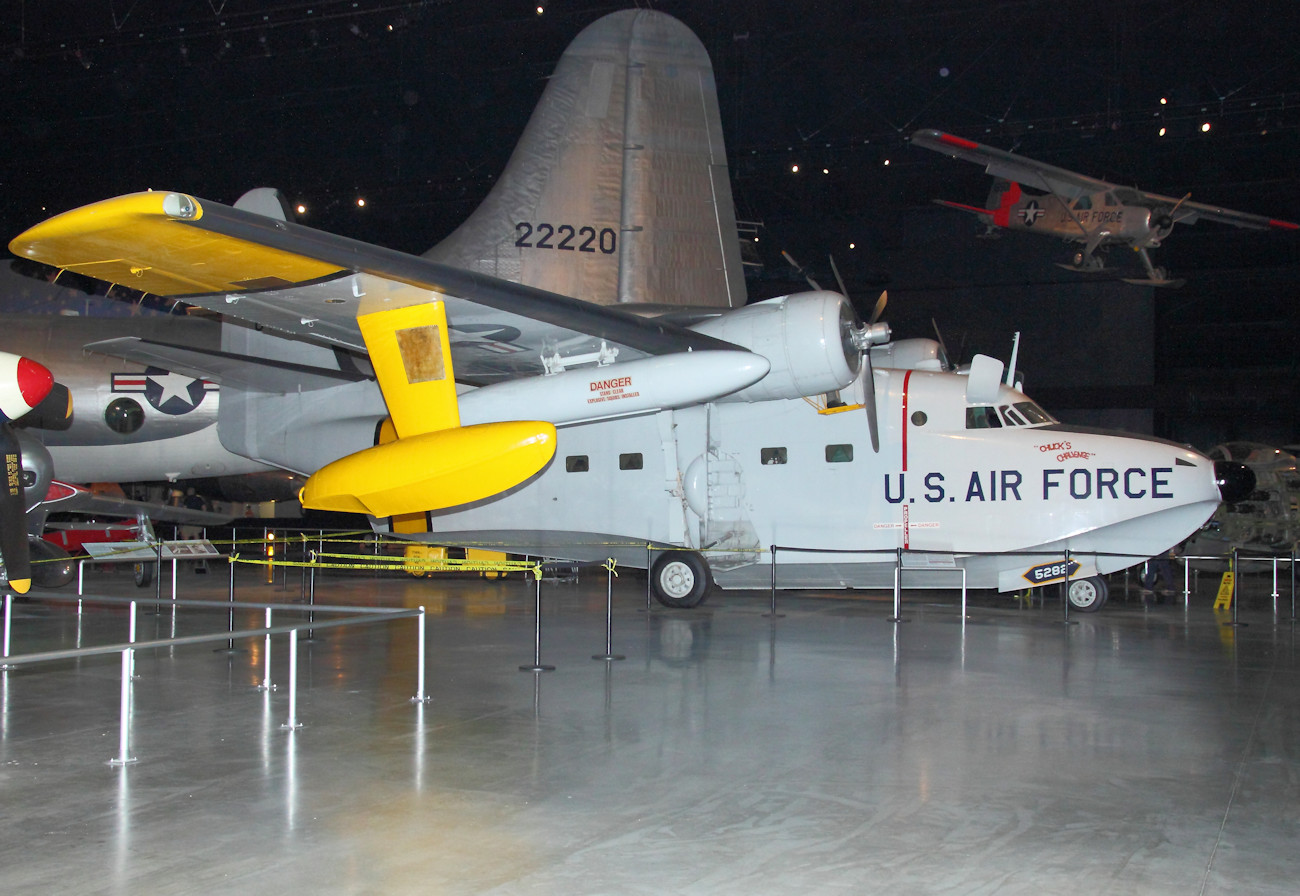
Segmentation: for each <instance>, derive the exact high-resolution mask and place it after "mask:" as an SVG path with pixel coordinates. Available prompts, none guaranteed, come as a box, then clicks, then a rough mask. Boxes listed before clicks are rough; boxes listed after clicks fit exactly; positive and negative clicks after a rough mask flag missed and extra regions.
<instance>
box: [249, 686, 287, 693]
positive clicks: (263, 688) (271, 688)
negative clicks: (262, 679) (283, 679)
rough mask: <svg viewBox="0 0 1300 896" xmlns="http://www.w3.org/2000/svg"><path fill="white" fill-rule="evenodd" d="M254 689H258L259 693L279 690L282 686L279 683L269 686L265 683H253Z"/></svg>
mask: <svg viewBox="0 0 1300 896" xmlns="http://www.w3.org/2000/svg"><path fill="white" fill-rule="evenodd" d="M253 690H255V691H258V692H259V693H262V694H265V693H266V692H267V691H278V690H280V686H279V685H278V684H273V685H270V686H267V685H264V684H257V685H253Z"/></svg>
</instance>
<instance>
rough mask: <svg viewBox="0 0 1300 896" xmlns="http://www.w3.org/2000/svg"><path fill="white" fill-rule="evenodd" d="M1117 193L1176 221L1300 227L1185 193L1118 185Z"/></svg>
mask: <svg viewBox="0 0 1300 896" xmlns="http://www.w3.org/2000/svg"><path fill="white" fill-rule="evenodd" d="M1115 196H1116V198H1117V199H1119V200H1120V201H1121V202H1124V203H1127V204H1129V205H1143V206H1146V207H1147V208H1149V209H1151V210H1152V211H1154V212H1156V213H1157V214H1164V215H1169V216H1170V217H1171V219H1172V220H1173V222H1174V223H1175V224H1195V223H1196V222H1197V221H1200V220H1202V219H1204V220H1206V221H1217V222H1218V223H1220V224H1231V225H1232V226H1233V227H1246V228H1249V229H1251V230H1300V224H1293V223H1292V222H1290V221H1280V220H1278V219H1277V218H1270V217H1268V216H1267V215H1252V214H1250V213H1249V212H1238V211H1233V210H1232V209H1230V208H1222V207H1220V206H1217V205H1206V204H1205V203H1203V202H1191V201H1189V200H1188V199H1187V198H1186V197H1184V198H1183V199H1177V198H1175V197H1173V196H1161V195H1160V194H1158V193H1147V192H1145V191H1143V190H1132V189H1126V188H1120V189H1117V190H1116V191H1115Z"/></svg>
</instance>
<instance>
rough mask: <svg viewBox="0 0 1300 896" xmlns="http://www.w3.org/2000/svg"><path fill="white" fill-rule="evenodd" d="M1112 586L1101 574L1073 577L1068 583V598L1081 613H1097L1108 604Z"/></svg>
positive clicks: (1071, 605)
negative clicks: (1107, 600) (1079, 577)
mask: <svg viewBox="0 0 1300 896" xmlns="http://www.w3.org/2000/svg"><path fill="white" fill-rule="evenodd" d="M1108 597H1110V588H1109V587H1107V585H1106V580H1105V579H1103V578H1102V577H1101V576H1089V577H1088V578H1086V579H1073V580H1072V581H1070V583H1069V584H1068V585H1066V599H1067V600H1069V601H1070V607H1071V608H1072V609H1075V610H1078V611H1079V612H1080V613H1095V612H1097V611H1098V610H1100V609H1101V608H1102V607H1104V606H1105V605H1106V599H1107V598H1108Z"/></svg>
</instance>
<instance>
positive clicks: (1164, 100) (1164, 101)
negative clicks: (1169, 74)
mask: <svg viewBox="0 0 1300 896" xmlns="http://www.w3.org/2000/svg"><path fill="white" fill-rule="evenodd" d="M1160 105H1162V106H1168V105H1169V98H1168V97H1163V96H1162V97H1161V98H1160Z"/></svg>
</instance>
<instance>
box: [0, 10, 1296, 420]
mask: <svg viewBox="0 0 1300 896" xmlns="http://www.w3.org/2000/svg"><path fill="white" fill-rule="evenodd" d="M627 5H629V4H611V3H598V2H587V0H568V2H558V3H555V4H547V5H546V7H545V11H544V12H543V13H542V14H540V15H539V14H538V13H537V12H536V4H528V3H523V2H510V3H505V2H477V3H469V2H428V3H377V2H363V0H356V2H353V0H345V2H336V0H326V2H317V3H304V2H291V0H279V2H261V3H252V2H237V0H171V2H163V0H134V2H132V0H96V2H83V0H74V2H61V3H45V2H35V0H31V2H23V0H17V2H15V0H9V2H7V3H5V5H4V9H5V14H4V15H3V16H2V17H0V73H2V74H3V77H4V83H5V84H6V85H7V88H8V89H7V90H6V91H5V94H4V98H3V99H2V100H0V103H2V104H3V105H2V106H0V120H3V122H4V126H3V135H4V138H3V139H4V152H3V167H2V168H0V187H2V188H0V231H3V233H4V234H5V235H6V238H8V237H10V236H12V235H14V234H16V233H18V232H19V231H21V230H22V229H24V228H25V227H27V226H29V225H31V224H32V223H34V222H36V221H38V220H40V219H42V218H43V217H45V216H47V215H48V214H52V213H54V212H58V211H62V210H65V209H67V208H71V207H74V206H77V205H82V204H85V203H86V202H89V201H92V200H96V199H101V198H105V197H107V196H111V195H115V194H118V193H123V192H130V191H134V190H139V189H144V188H156V189H181V190H185V191H187V192H191V193H194V194H196V195H199V196H205V197H208V198H212V199H216V200H219V201H227V202H228V201H233V200H234V199H235V198H236V197H237V196H239V195H240V194H241V193H242V192H244V191H245V190H246V189H248V188H249V187H251V186H256V185H274V186H279V187H281V188H282V189H284V190H285V191H286V192H287V193H288V194H290V195H291V196H292V197H293V198H294V199H296V200H300V201H302V202H304V203H305V204H306V205H307V206H308V208H309V213H308V216H307V217H306V219H305V223H309V224H312V225H314V226H319V227H322V228H323V229H327V230H332V231H336V232H340V233H344V234H347V235H349V236H354V237H357V238H360V239H364V240H367V241H370V242H375V243H381V244H385V245H389V246H393V247H395V248H399V249H404V250H407V251H413V252H419V251H423V250H424V249H426V248H428V246H430V245H432V244H433V243H435V242H436V241H437V240H438V239H439V238H440V237H442V236H443V235H445V234H446V233H447V232H449V231H450V230H451V229H452V228H453V227H454V226H455V225H456V224H457V223H458V222H459V221H460V220H462V219H463V218H464V217H465V216H466V215H467V214H468V213H469V211H470V210H471V209H472V208H473V207H474V206H475V204H476V203H477V202H478V201H479V199H481V197H482V196H483V195H484V194H485V193H486V192H487V190H488V189H489V188H490V186H491V184H492V182H493V178H494V177H495V175H496V174H497V173H498V172H499V171H500V170H501V168H502V166H503V165H504V162H505V160H506V157H507V156H508V155H509V153H510V150H511V149H512V148H513V146H514V143H515V140H516V139H517V137H518V136H519V133H520V131H521V130H522V128H523V125H524V122H525V121H526V119H527V117H528V114H529V113H530V112H531V110H532V107H533V105H534V103H535V102H536V100H537V98H538V96H539V95H540V93H541V91H542V88H543V86H544V83H545V78H546V76H547V75H548V74H549V72H550V71H551V69H552V68H553V67H554V65H555V62H556V60H557V59H558V58H559V56H560V54H561V53H562V51H563V50H564V47H565V46H566V45H567V43H568V42H569V40H571V39H572V37H573V36H574V35H575V34H576V33H577V32H578V31H579V30H581V28H582V27H584V26H585V25H586V24H588V23H590V22H591V21H593V20H594V19H596V18H597V17H599V16H600V15H602V14H604V13H606V12H611V11H613V10H615V9H619V8H625V7H626V6H627ZM640 5H642V6H649V7H653V8H655V9H659V10H661V11H664V12H667V13H670V14H672V15H675V16H677V17H678V18H680V19H682V20H683V21H684V22H685V23H686V24H688V25H689V26H690V27H691V28H692V29H693V30H695V32H696V33H697V34H698V35H699V36H700V38H701V40H702V41H703V42H704V44H705V46H706V47H707V48H708V50H709V53H710V55H711V57H712V59H713V64H714V68H715V71H716V74H717V81H718V94H719V100H720V104H721V108H722V115H723V124H724V129H725V132H726V137H727V148H728V155H729V157H730V162H731V172H732V179H733V185H734V193H735V196H736V202H737V211H738V214H739V216H740V217H741V218H748V219H753V220H757V221H762V222H763V224H764V229H763V231H762V232H763V233H764V234H766V236H767V237H768V238H767V239H766V240H764V242H763V246H764V248H765V250H766V251H767V257H766V261H767V262H768V270H767V276H768V277H770V278H775V280H776V281H778V282H779V281H781V280H782V279H788V278H789V277H790V275H791V272H790V271H789V269H788V268H785V267H783V266H782V264H781V262H780V259H779V256H777V255H776V252H775V250H776V248H777V247H787V248H790V249H791V251H792V252H793V253H794V254H795V255H796V256H798V257H801V258H802V259H805V260H811V259H818V258H824V257H825V256H826V255H827V254H828V253H831V252H834V253H835V254H836V258H837V261H838V262H839V263H840V265H839V266H840V267H841V269H842V270H844V271H845V273H846V276H847V278H848V280H849V287H850V291H851V292H853V291H857V290H862V291H865V290H867V289H868V288H869V287H874V286H877V285H888V286H889V288H890V289H891V290H898V291H904V292H905V291H907V290H927V289H935V288H941V287H942V286H943V283H942V282H940V281H939V280H934V279H933V277H932V275H931V274H930V273H928V272H929V271H930V268H929V266H927V265H926V264H917V263H915V260H913V261H912V262H911V263H907V264H901V263H899V261H898V259H899V257H900V253H906V251H907V249H908V243H907V241H906V240H904V239H903V238H902V237H901V236H900V234H901V233H902V232H903V231H904V229H905V228H904V222H907V221H913V220H918V219H919V220H928V219H929V217H930V215H931V212H930V211H929V210H928V209H930V208H933V207H931V206H928V203H929V200H931V199H932V198H936V197H940V196H942V197H945V198H950V199H957V200H961V201H965V202H971V203H974V204H982V202H983V198H984V196H985V193H986V192H987V189H988V183H989V179H988V178H987V176H986V175H984V174H983V173H982V171H981V170H980V169H979V168H977V167H976V166H973V165H969V164H966V163H961V162H956V161H953V160H950V159H946V158H944V157H942V156H939V155H936V154H934V153H930V152H926V151H923V150H920V149H915V148H911V147H908V146H907V145H906V143H905V139H904V138H905V137H906V136H907V135H908V134H910V133H911V132H912V131H913V130H915V129H917V128H920V127H937V128H941V129H944V130H948V131H952V132H954V133H957V134H960V135H962V136H966V137H970V138H972V139H976V140H979V141H981V142H986V143H990V144H992V145H995V146H999V147H1002V148H1008V149H1014V150H1016V151H1018V152H1021V153H1023V154H1025V155H1027V156H1030V157H1032V158H1037V159H1041V160H1044V161H1048V162H1051V163H1053V164H1057V165H1061V166H1064V167H1067V168H1072V169H1075V170H1079V171H1082V172H1084V173H1087V174H1090V175H1093V176H1097V177H1102V178H1106V179H1109V180H1112V181H1116V182H1120V183H1126V184H1135V185H1139V186H1141V187H1143V188H1146V189H1149V190H1153V191H1157V192H1160V193H1165V194H1173V195H1179V196H1181V195H1183V194H1185V193H1189V192H1190V193H1191V195H1192V196H1193V197H1194V198H1196V199H1198V200H1199V201H1202V202H1211V203H1215V204H1221V205H1224V206H1227V207H1230V208H1235V209H1240V210H1243V211H1249V212H1255V213H1259V214H1265V215H1270V216H1273V217H1277V218H1283V219H1287V220H1300V49H1297V46H1298V45H1297V42H1296V35H1298V34H1300V4H1297V3H1295V2H1292V0H1276V2H1270V0H1265V2H1257V3H1253V4H1228V3H1222V2H1212V0H1182V2H1175V0H1125V2H1114V0H1092V2H1078V0H1021V2H1002V3H990V2H967V0H885V2H873V3H854V2H822V3H816V2H761V0H721V2H715V3H703V2H690V3H687V2H655V3H642V4H640ZM1162 99H1163V100H1164V102H1163V103H1162ZM1205 123H1208V124H1210V130H1209V132H1208V133H1205V132H1203V131H1202V130H1201V127H1202V125H1203V124H1205ZM1161 126H1163V127H1165V128H1166V129H1167V135H1166V136H1164V137H1160V136H1158V130H1159V128H1160V127H1161ZM793 164H799V165H800V172H799V173H798V174H794V173H792V172H791V166H792V165H793ZM823 169H825V171H826V172H827V173H825V174H823V173H822V170H823ZM357 196H364V197H365V198H366V199H367V201H368V205H367V207H366V208H365V209H358V208H357V207H356V204H355V198H356V197H357ZM942 214H951V215H958V214H959V213H956V212H943V213H942ZM962 226H963V227H965V223H963V225H962ZM975 229H976V228H975V226H974V224H973V222H972V223H971V224H970V226H969V227H967V228H966V229H960V230H959V231H958V233H959V238H960V239H962V240H965V239H968V238H970V237H972V236H973V234H974V232H975ZM849 242H854V243H855V245H856V246H857V247H858V248H857V249H854V250H849V249H848V248H847V246H848V243H849ZM873 247H874V249H873ZM875 250H878V251H875ZM926 251H928V252H941V251H942V248H939V249H936V248H935V247H934V245H933V243H931V244H927V250H926ZM1030 251H1032V252H1033V253H1035V254H1036V255H1041V257H1042V258H1044V259H1046V260H1048V261H1053V260H1060V258H1061V257H1063V256H1064V254H1065V253H1064V247H1063V246H1062V245H1059V244H1056V243H1054V242H1052V241H1050V240H1038V241H1036V242H1033V243H1032V249H1031V250H1030ZM1158 255H1159V257H1158V259H1157V260H1158V262H1159V263H1162V264H1165V265H1167V266H1168V267H1170V268H1171V269H1172V270H1173V271H1174V272H1175V273H1176V274H1178V275H1180V276H1185V277H1187V278H1188V281H1189V282H1188V285H1187V286H1186V287H1184V288H1183V289H1182V290H1180V291H1178V292H1176V293H1175V292H1170V291H1160V292H1159V293H1158V294H1157V296H1156V297H1155V298H1154V299H1153V300H1152V301H1154V303H1155V317H1154V319H1155V329H1156V332H1155V334H1154V336H1152V334H1147V336H1146V338H1149V339H1151V340H1152V345H1151V347H1150V350H1151V352H1153V353H1154V356H1155V360H1156V365H1157V368H1158V369H1160V370H1161V371H1164V372H1162V373H1161V374H1159V375H1158V377H1157V379H1158V381H1160V380H1165V381H1170V380H1171V378H1172V382H1173V383H1175V384H1176V383H1177V382H1180V380H1179V377H1180V376H1181V375H1183V374H1185V375H1187V376H1191V375H1193V374H1195V375H1198V376H1201V375H1204V373H1205V371H1206V369H1212V368H1223V369H1224V370H1229V371H1232V372H1233V377H1234V379H1233V382H1234V383H1235V382H1238V381H1239V379H1240V371H1242V370H1252V371H1255V372H1256V374H1255V375H1256V379H1257V381H1258V382H1268V383H1270V384H1271V383H1272V382H1273V381H1274V380H1275V379H1276V378H1278V377H1288V376H1289V377H1290V380H1291V382H1292V383H1294V381H1295V380H1296V379H1297V378H1298V377H1300V371H1297V366H1296V364H1297V362H1296V360H1295V355H1296V352H1295V348H1296V345H1295V344H1296V341H1297V340H1298V339H1300V323H1298V321H1300V317H1298V316H1297V312H1296V301H1295V294H1296V286H1297V277H1300V238H1297V237H1295V236H1293V235H1292V236H1282V237H1275V236H1270V235H1259V234H1254V233H1239V232H1237V231H1235V230H1231V229H1230V228H1225V227H1219V226H1216V225H1212V224H1206V225H1200V226H1198V227H1195V228H1180V230H1179V232H1178V233H1177V234H1175V236H1174V238H1172V239H1171V240H1170V241H1169V244H1168V245H1167V246H1166V247H1164V248H1163V249H1161V250H1159V252H1158ZM942 267H943V266H942V265H939V266H937V268H939V269H941V268H942ZM1047 267H1048V268H1051V266H1050V265H1048V266H1047ZM1051 269H1052V270H1055V268H1051ZM978 276H980V277H983V278H985V279H988V278H990V277H991V278H992V279H993V280H994V281H995V285H997V286H999V287H1002V288H1004V289H1006V290H1016V289H1018V288H1022V287H1023V286H1024V285H1025V284H1027V283H1030V282H1031V281H1036V280H1037V279H1038V278H1041V277H1042V276H1043V275H1042V274H1041V270H1040V268H1038V267H1035V268H1034V270H1033V271H1030V270H1029V269H1028V268H1021V267H1019V266H1018V265H1010V266H1003V267H1002V268H1000V269H998V270H996V271H995V272H993V273H989V272H982V273H980V274H979V275H978ZM1053 276H1056V275H1053ZM1059 276H1060V277H1061V278H1062V279H1068V278H1069V277H1070V276H1075V275H1067V274H1066V273H1065V272H1059ZM927 278H930V279H927ZM1038 285H1041V284H1038ZM775 288H776V286H774V285H770V284H767V283H765V282H764V281H761V280H760V281H756V282H755V283H753V284H751V289H752V290H753V291H755V292H764V291H766V292H771V291H772V290H773V289H775ZM1125 288H1127V289H1133V290H1135V295H1136V294H1142V295H1149V292H1144V291H1143V290H1142V289H1141V288H1138V287H1125ZM1082 325H1085V326H1086V323H1084V324H1082ZM1178 370H1181V371H1183V374H1178V373H1177V372H1176V371H1178ZM1171 371H1172V372H1171ZM1225 381H1226V380H1225ZM1250 381H1251V380H1250V378H1249V377H1247V382H1250ZM1166 385H1168V382H1166ZM1233 388H1237V387H1236V386H1233ZM1279 400H1280V401H1282V402H1289V403H1290V405H1291V406H1290V407H1288V408H1286V409H1285V410H1284V411H1283V412H1282V413H1283V414H1284V417H1285V419H1286V420H1287V421H1289V422H1287V423H1286V424H1285V425H1286V426H1289V427H1291V428H1292V430H1294V428H1295V427H1296V426H1297V418H1296V413H1297V412H1296V410H1295V404H1296V392H1295V390H1294V386H1291V387H1290V391H1285V390H1284V391H1283V392H1282V393H1281V397H1280V399H1279ZM1291 436H1292V437H1293V438H1295V439H1296V440H1300V432H1295V431H1293V432H1292V433H1291Z"/></svg>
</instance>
